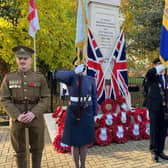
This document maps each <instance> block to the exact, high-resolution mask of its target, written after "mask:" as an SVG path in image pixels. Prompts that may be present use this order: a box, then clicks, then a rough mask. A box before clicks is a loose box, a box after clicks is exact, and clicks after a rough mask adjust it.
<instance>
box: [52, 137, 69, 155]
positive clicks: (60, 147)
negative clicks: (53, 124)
mask: <svg viewBox="0 0 168 168" xmlns="http://www.w3.org/2000/svg"><path fill="white" fill-rule="evenodd" d="M61 140H62V136H61V135H57V136H56V137H55V139H54V142H53V144H54V147H55V150H56V151H57V152H58V153H68V152H71V147H70V146H68V145H66V144H63V143H62V142H61Z"/></svg>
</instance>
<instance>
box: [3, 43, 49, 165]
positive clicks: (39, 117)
mask: <svg viewBox="0 0 168 168" xmlns="http://www.w3.org/2000/svg"><path fill="white" fill-rule="evenodd" d="M13 51H14V52H15V54H16V62H17V65H18V71H17V72H11V73H8V74H7V75H5V77H4V79H3V81H2V84H1V88H0V100H1V104H2V105H3V107H4V108H5V109H6V111H7V113H8V115H9V117H10V136H11V143H12V146H13V148H14V150H15V152H16V162H17V167H18V168H25V167H26V159H25V158H26V154H25V153H26V151H25V146H26V144H25V128H26V127H27V128H28V130H29V143H30V152H31V153H32V167H33V168H40V163H41V158H42V151H43V147H44V118H43V112H44V111H45V110H47V108H48V100H49V90H48V86H47V82H46V79H45V78H44V76H43V75H42V74H41V73H39V72H33V71H31V64H32V58H31V56H32V54H33V53H34V51H33V50H32V49H30V48H28V47H26V46H17V47H14V48H13ZM26 101H27V102H28V111H27V113H25V102H26Z"/></svg>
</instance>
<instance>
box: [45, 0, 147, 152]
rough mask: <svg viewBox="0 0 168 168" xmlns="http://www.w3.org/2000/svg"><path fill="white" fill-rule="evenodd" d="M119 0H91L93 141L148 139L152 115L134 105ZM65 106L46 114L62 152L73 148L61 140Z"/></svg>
mask: <svg viewBox="0 0 168 168" xmlns="http://www.w3.org/2000/svg"><path fill="white" fill-rule="evenodd" d="M119 10H120V0H105V1H102V0H89V1H88V29H89V31H88V53H89V54H88V58H86V60H87V65H88V69H89V71H94V72H95V77H96V85H97V93H98V95H97V100H98V115H97V116H96V117H95V118H94V121H95V136H96V137H95V139H96V142H95V143H94V144H90V145H89V147H92V146H93V145H100V146H104V145H109V144H110V143H113V142H115V143H126V142H127V141H128V140H141V139H149V131H150V130H149V115H148V110H147V109H146V108H132V107H131V100H130V96H129V92H128V72H127V60H126V45H125V38H124V31H123V28H122V27H121V23H120V18H119V16H120V12H119ZM65 115H66V107H65V106H61V105H60V106H58V107H57V108H56V109H55V111H54V113H53V114H46V115H45V118H46V123H47V126H48V130H49V134H50V137H51V140H52V142H53V144H54V146H55V149H56V151H57V152H59V153H67V152H70V151H71V148H70V146H68V145H66V144H63V143H62V142H61V137H62V134H63V128H64V120H65Z"/></svg>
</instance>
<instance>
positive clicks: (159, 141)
mask: <svg viewBox="0 0 168 168" xmlns="http://www.w3.org/2000/svg"><path fill="white" fill-rule="evenodd" d="M164 69H165V66H163V65H156V66H155V67H154V68H151V69H150V70H148V72H147V74H146V80H147V81H148V91H147V95H146V100H145V105H146V107H147V108H148V109H149V117H150V151H151V154H152V159H153V160H154V161H155V162H159V157H160V158H162V159H165V160H168V156H166V155H165V154H164V152H163V150H164V145H165V139H166V133H167V120H166V119H165V109H166V108H165V105H166V104H165V103H166V101H165V100H166V99H167V98H166V97H167V95H166V92H165V88H166V87H167V86H166V80H165V74H164ZM167 101H168V99H167Z"/></svg>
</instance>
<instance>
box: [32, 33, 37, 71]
mask: <svg viewBox="0 0 168 168" xmlns="http://www.w3.org/2000/svg"><path fill="white" fill-rule="evenodd" d="M33 41H34V72H36V35H34V38H33Z"/></svg>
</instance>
